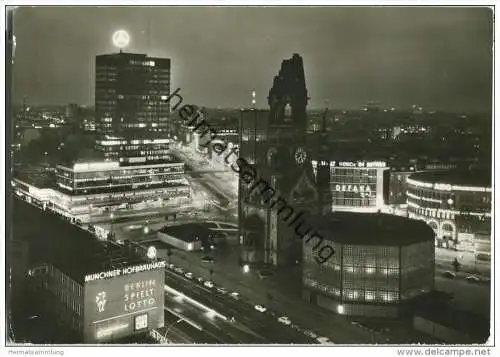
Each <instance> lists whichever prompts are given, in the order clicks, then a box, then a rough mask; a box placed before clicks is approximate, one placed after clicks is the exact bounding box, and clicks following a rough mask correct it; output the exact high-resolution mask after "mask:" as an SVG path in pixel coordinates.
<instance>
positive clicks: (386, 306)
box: [303, 240, 434, 317]
mask: <svg viewBox="0 0 500 357" xmlns="http://www.w3.org/2000/svg"><path fill="white" fill-rule="evenodd" d="M323 244H328V245H330V246H331V247H333V249H334V250H335V252H336V254H335V255H334V256H332V257H331V258H330V259H329V260H327V261H326V262H325V263H323V264H318V263H317V261H316V260H315V254H317V252H318V250H313V248H312V246H311V245H310V244H304V246H303V254H304V256H303V258H304V259H303V286H304V298H305V299H306V300H308V301H309V302H315V303H316V304H317V305H319V306H322V307H324V308H327V309H329V310H332V311H334V312H337V313H339V314H344V315H365V316H386V317H395V316H397V315H398V314H399V308H400V305H401V304H402V303H404V302H406V301H408V300H410V299H412V298H414V297H416V296H418V295H420V294H423V293H427V292H429V291H431V290H432V289H433V287H434V246H433V243H432V240H427V241H423V242H418V243H413V244H409V245H406V246H398V245H394V246H382V245H353V244H344V243H337V242H332V241H327V242H324V243H323Z"/></svg>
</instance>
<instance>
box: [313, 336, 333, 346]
mask: <svg viewBox="0 0 500 357" xmlns="http://www.w3.org/2000/svg"><path fill="white" fill-rule="evenodd" d="M316 341H318V342H319V343H321V344H322V345H333V342H332V341H330V339H329V338H328V337H317V338H316Z"/></svg>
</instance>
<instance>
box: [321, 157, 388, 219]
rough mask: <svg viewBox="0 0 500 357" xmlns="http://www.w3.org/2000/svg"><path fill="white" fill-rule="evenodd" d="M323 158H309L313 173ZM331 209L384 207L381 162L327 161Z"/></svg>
mask: <svg viewBox="0 0 500 357" xmlns="http://www.w3.org/2000/svg"><path fill="white" fill-rule="evenodd" d="M326 164H328V162H327V161H313V162H312V165H313V170H314V174H315V175H317V169H318V167H319V166H321V165H326ZM329 164H330V183H329V186H330V192H331V201H332V211H353V212H356V211H359V212H376V211H377V210H379V209H381V208H382V207H383V206H384V171H385V170H388V167H386V164H385V163H384V162H336V161H330V163H329Z"/></svg>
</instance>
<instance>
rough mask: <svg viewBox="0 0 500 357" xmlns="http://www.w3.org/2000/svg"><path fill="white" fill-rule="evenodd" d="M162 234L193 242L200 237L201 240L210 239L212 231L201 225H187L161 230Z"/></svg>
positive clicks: (166, 227)
mask: <svg viewBox="0 0 500 357" xmlns="http://www.w3.org/2000/svg"><path fill="white" fill-rule="evenodd" d="M160 232H161V233H165V234H168V235H170V236H172V237H175V238H177V239H180V240H183V241H185V242H192V241H194V240H196V237H198V238H199V239H200V240H204V239H206V238H208V235H209V234H210V230H209V229H208V228H207V227H205V226H203V225H202V224H199V223H186V224H180V225H176V226H165V227H163V228H162V229H161V230H160Z"/></svg>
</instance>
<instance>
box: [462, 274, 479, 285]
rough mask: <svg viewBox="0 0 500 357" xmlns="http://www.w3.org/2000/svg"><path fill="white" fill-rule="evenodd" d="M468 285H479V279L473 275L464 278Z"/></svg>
mask: <svg viewBox="0 0 500 357" xmlns="http://www.w3.org/2000/svg"><path fill="white" fill-rule="evenodd" d="M465 280H467V281H468V282H469V283H480V282H481V278H480V277H478V276H475V275H469V276H467V277H466V278H465Z"/></svg>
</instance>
